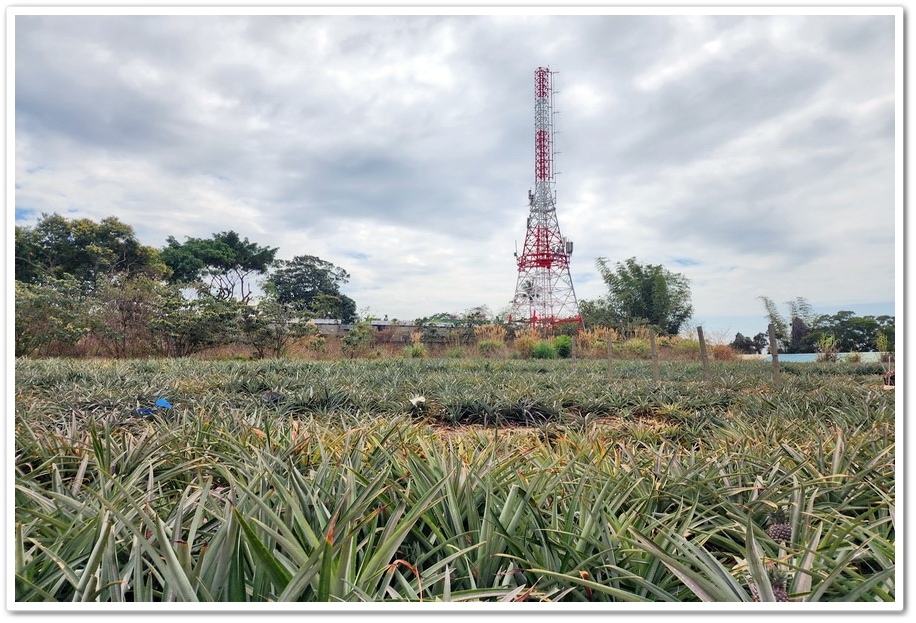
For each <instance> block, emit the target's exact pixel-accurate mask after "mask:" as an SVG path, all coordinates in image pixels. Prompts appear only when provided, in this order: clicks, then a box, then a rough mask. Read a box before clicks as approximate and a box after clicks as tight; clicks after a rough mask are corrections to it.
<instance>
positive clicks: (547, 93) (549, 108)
mask: <svg viewBox="0 0 916 623" xmlns="http://www.w3.org/2000/svg"><path fill="white" fill-rule="evenodd" d="M553 93H554V92H553V87H552V72H551V71H550V69H548V68H547V67H538V69H537V71H535V72H534V95H535V99H534V191H533V192H532V191H530V190H529V191H528V205H529V215H528V225H527V231H526V233H525V246H524V247H523V248H522V254H521V255H519V254H518V253H517V252H516V260H517V263H518V281H517V283H516V286H515V297H514V298H513V299H512V303H511V306H510V311H509V321H510V322H522V323H527V324H530V325H531V326H533V327H538V328H543V327H549V326H553V325H556V324H558V323H561V322H577V323H580V324H581V323H582V316H581V314H580V313H579V304H578V302H577V301H576V292H575V290H574V289H573V284H572V277H571V276H570V273H569V258H570V256H571V255H572V251H573V243H572V242H571V241H570V240H567V239H566V238H564V237H563V236H562V234H560V225H559V222H558V221H557V200H556V192H555V190H554V184H555V179H554V159H553V156H554V151H553V134H554V129H553V114H554V113H553Z"/></svg>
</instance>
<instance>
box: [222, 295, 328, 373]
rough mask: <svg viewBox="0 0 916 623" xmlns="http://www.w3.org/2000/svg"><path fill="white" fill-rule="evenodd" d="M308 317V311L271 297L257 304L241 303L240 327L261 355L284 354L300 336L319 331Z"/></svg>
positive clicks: (246, 338)
mask: <svg viewBox="0 0 916 623" xmlns="http://www.w3.org/2000/svg"><path fill="white" fill-rule="evenodd" d="M308 319H309V316H308V313H307V312H302V311H299V310H297V309H296V308H295V307H294V306H292V305H290V304H288V303H281V302H279V301H277V300H275V299H273V298H270V297H268V298H264V299H262V300H261V301H260V302H259V303H258V304H257V306H249V305H243V306H241V307H240V313H239V330H240V334H241V336H242V341H244V342H245V343H246V344H248V345H249V346H251V347H252V348H253V349H254V351H255V353H256V354H257V356H258V358H264V357H268V356H270V357H283V356H284V355H286V353H287V352H288V350H289V348H290V347H291V346H292V345H293V343H294V342H295V341H296V340H298V339H300V338H303V337H307V336H309V335H317V334H318V327H316V326H315V325H313V324H309V322H308Z"/></svg>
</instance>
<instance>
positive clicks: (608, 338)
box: [604, 331, 613, 378]
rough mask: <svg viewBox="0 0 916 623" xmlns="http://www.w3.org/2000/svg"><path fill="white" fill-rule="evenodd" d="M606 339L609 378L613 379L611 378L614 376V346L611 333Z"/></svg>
mask: <svg viewBox="0 0 916 623" xmlns="http://www.w3.org/2000/svg"><path fill="white" fill-rule="evenodd" d="M604 339H605V341H606V342H607V377H608V378H611V376H613V375H612V369H613V366H612V365H611V348H612V346H613V345H612V344H611V332H610V331H608V332H607V333H606V334H605V338H604Z"/></svg>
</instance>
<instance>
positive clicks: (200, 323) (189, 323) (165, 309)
mask: <svg viewBox="0 0 916 623" xmlns="http://www.w3.org/2000/svg"><path fill="white" fill-rule="evenodd" d="M237 315H238V303H236V302H235V301H226V300H222V299H218V298H216V297H213V296H210V295H209V294H206V293H202V294H200V295H198V296H196V297H192V298H188V297H186V296H185V295H184V293H183V292H182V290H181V288H180V287H179V286H177V285H174V284H170V285H169V286H168V288H167V289H166V290H165V292H164V294H163V297H162V299H161V301H160V308H159V313H157V314H156V315H155V316H154V317H153V318H152V320H151V321H150V326H149V328H150V333H151V335H152V340H153V344H154V347H155V349H156V352H157V353H159V354H160V355H165V356H170V357H187V356H189V355H193V354H194V353H197V352H200V351H201V350H203V349H205V348H210V347H213V346H218V345H220V344H226V343H229V342H230V341H231V340H232V339H233V337H234V336H235V333H236V332H235V328H236V327H235V322H234V321H235V319H236V316H237Z"/></svg>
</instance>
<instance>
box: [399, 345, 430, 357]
mask: <svg viewBox="0 0 916 623" xmlns="http://www.w3.org/2000/svg"><path fill="white" fill-rule="evenodd" d="M402 352H403V354H404V356H405V357H408V358H410V359H422V358H423V357H426V355H427V351H426V345H425V344H424V343H423V342H416V343H414V344H408V345H407V346H405V347H404V350H403V351H402Z"/></svg>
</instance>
